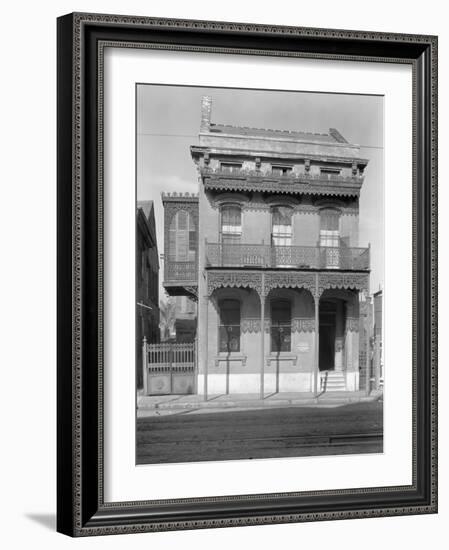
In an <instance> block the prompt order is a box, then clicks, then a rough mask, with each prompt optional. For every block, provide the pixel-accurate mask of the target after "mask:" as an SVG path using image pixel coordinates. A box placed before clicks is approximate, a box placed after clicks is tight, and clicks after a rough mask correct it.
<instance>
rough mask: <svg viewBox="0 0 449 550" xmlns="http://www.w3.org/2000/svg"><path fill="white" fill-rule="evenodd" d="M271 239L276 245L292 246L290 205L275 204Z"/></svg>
mask: <svg viewBox="0 0 449 550" xmlns="http://www.w3.org/2000/svg"><path fill="white" fill-rule="evenodd" d="M271 240H272V244H273V245H274V246H291V244H292V209H291V208H290V207H289V206H275V207H274V208H273V209H272V229H271Z"/></svg>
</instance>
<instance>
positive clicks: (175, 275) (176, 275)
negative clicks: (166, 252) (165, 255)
mask: <svg viewBox="0 0 449 550" xmlns="http://www.w3.org/2000/svg"><path fill="white" fill-rule="evenodd" d="M197 278H198V272H197V263H196V261H193V262H192V261H188V262H187V261H186V262H178V261H173V260H165V270H164V282H170V281H176V282H192V281H195V283H196V281H197Z"/></svg>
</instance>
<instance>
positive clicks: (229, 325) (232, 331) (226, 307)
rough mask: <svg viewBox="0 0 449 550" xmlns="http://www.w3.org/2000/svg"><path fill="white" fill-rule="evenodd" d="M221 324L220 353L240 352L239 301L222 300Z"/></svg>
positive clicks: (219, 335)
mask: <svg viewBox="0 0 449 550" xmlns="http://www.w3.org/2000/svg"><path fill="white" fill-rule="evenodd" d="M218 306H219V310H220V324H219V326H218V351H220V352H227V353H229V352H235V351H240V302H239V301H238V300H232V299H226V300H221V301H220V302H219V304H218Z"/></svg>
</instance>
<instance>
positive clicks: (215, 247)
mask: <svg viewBox="0 0 449 550" xmlns="http://www.w3.org/2000/svg"><path fill="white" fill-rule="evenodd" d="M206 266H207V267H246V268H270V269H276V268H283V269H289V268H290V269H346V270H354V271H368V270H369V268H370V249H369V248H349V247H344V246H339V247H331V246H321V247H320V246H271V245H265V244H219V243H207V245H206Z"/></svg>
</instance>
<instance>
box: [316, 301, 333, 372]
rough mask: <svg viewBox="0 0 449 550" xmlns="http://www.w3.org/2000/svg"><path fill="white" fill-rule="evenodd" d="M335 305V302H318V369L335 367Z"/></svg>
mask: <svg viewBox="0 0 449 550" xmlns="http://www.w3.org/2000/svg"><path fill="white" fill-rule="evenodd" d="M336 320H337V305H336V303H335V302H331V301H327V300H322V301H321V302H320V333H319V334H320V338H319V342H320V346H319V368H320V371H324V370H334V369H335V335H336Z"/></svg>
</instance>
